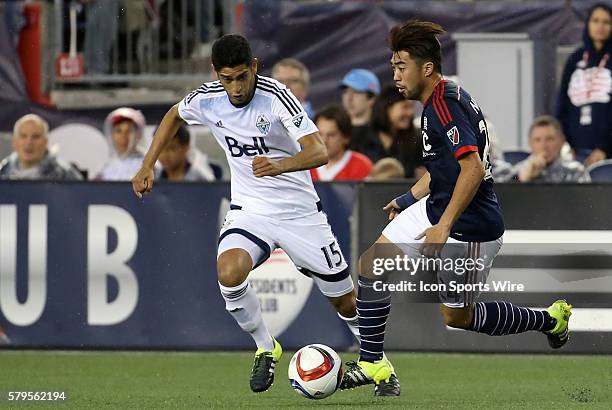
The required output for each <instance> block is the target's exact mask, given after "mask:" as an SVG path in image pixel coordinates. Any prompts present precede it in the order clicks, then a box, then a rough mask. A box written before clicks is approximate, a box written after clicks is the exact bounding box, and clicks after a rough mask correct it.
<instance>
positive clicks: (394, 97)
mask: <svg viewBox="0 0 612 410" xmlns="http://www.w3.org/2000/svg"><path fill="white" fill-rule="evenodd" d="M400 101H406V98H404V96H403V95H402V94H400V92H399V91H398V89H397V87H395V86H394V85H389V86H386V87H384V88H383V89H382V90H381V92H380V94H379V95H378V97H376V100H375V101H374V105H373V106H372V128H373V129H374V131H376V132H380V131H382V132H384V133H385V134H390V135H392V134H393V125H392V124H391V119H390V118H389V108H391V106H392V105H393V104H395V103H398V102H400Z"/></svg>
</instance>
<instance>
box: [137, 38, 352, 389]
mask: <svg viewBox="0 0 612 410" xmlns="http://www.w3.org/2000/svg"><path fill="white" fill-rule="evenodd" d="M212 63H213V68H214V70H215V72H216V74H217V77H218V79H219V80H218V81H214V82H210V83H205V84H204V85H202V86H201V87H199V88H197V89H196V90H194V91H193V92H191V93H190V94H189V95H187V96H186V97H185V98H184V99H183V100H182V101H181V102H180V103H178V104H176V105H175V106H173V107H172V108H171V109H170V110H169V111H168V113H167V114H166V115H165V116H164V119H163V120H162V122H161V124H160V126H159V128H158V129H157V131H156V132H155V136H154V139H153V143H152V145H151V147H150V148H149V151H148V152H147V154H146V156H145V159H144V161H143V165H142V168H141V169H140V170H139V171H138V173H137V174H136V176H134V178H133V180H132V185H133V189H134V192H135V193H136V195H137V196H138V197H142V194H143V193H146V192H149V191H150V190H151V188H152V185H153V167H154V164H155V162H156V161H157V158H158V157H159V154H160V153H161V151H162V149H163V147H164V146H165V145H166V143H167V142H168V141H169V140H170V139H171V137H172V136H173V135H174V134H175V133H176V131H177V130H178V128H179V127H180V126H181V125H183V124H184V123H187V124H190V125H194V124H203V125H207V126H209V127H210V130H211V131H212V133H213V134H214V136H215V138H216V140H217V142H218V143H219V144H220V145H221V146H222V147H223V149H224V150H225V154H226V156H227V159H228V162H229V166H230V169H231V196H232V199H231V205H230V211H229V212H228V213H227V215H226V217H225V222H224V224H223V227H222V228H221V232H220V236H219V246H218V251H217V273H218V280H219V287H220V289H221V294H222V295H223V298H224V299H225V303H226V309H227V311H228V312H229V313H230V314H231V315H232V316H233V317H234V319H235V320H236V322H238V324H239V325H240V327H241V328H242V329H243V330H244V331H246V332H248V333H249V334H250V335H251V336H252V337H253V340H254V341H255V343H256V345H257V352H256V353H255V361H254V364H253V369H252V371H251V378H250V385H251V390H253V391H254V392H261V391H265V390H267V389H268V388H269V387H270V386H271V385H272V382H273V381H274V367H275V364H276V363H277V362H278V360H279V359H280V357H281V354H282V348H281V345H280V344H279V343H278V341H276V340H275V339H274V338H273V337H272V336H271V335H270V333H269V331H268V329H267V328H266V325H265V324H264V322H263V320H262V315H261V308H260V306H259V301H258V299H257V296H256V294H255V291H254V290H253V289H252V288H251V287H250V286H249V283H248V281H247V277H248V275H249V272H250V271H251V270H252V269H254V268H255V267H257V266H259V265H260V264H261V263H263V262H264V261H265V260H266V259H267V258H268V257H269V256H270V253H271V252H272V251H273V250H274V249H275V248H277V247H280V248H282V249H283V250H284V251H285V252H286V253H287V255H289V257H290V258H291V260H292V261H293V262H294V263H295V265H296V266H297V267H298V269H300V271H301V272H303V273H304V274H306V275H308V276H310V277H312V279H313V280H314V281H315V283H316V284H317V285H318V287H319V289H320V290H321V292H322V293H323V294H324V295H325V296H327V298H328V299H329V300H330V302H331V303H332V305H333V306H334V307H335V308H336V310H337V312H338V315H339V316H340V317H341V318H342V319H344V320H345V322H346V323H347V325H349V328H351V331H353V333H354V334H355V335H357V334H358V328H357V314H356V308H355V306H356V304H355V291H354V286H353V281H352V279H351V277H350V275H349V268H348V265H347V263H346V261H345V260H344V257H343V255H342V252H341V251H340V248H339V246H338V243H337V241H336V238H335V237H334V235H333V233H332V230H331V228H330V226H329V224H328V222H327V216H326V215H325V214H324V213H323V212H322V209H321V202H320V200H319V197H318V196H317V193H316V191H315V189H314V187H313V185H312V180H311V178H310V174H309V172H308V170H309V169H311V168H316V167H319V166H321V165H323V164H325V163H327V150H326V149H325V144H324V143H323V142H322V140H321V137H320V136H319V133H318V129H317V127H316V126H315V125H314V123H313V122H312V121H311V120H310V119H309V118H308V116H307V115H306V113H305V111H304V109H303V108H302V106H301V105H300V103H299V102H298V100H297V99H296V98H295V97H294V96H293V94H291V91H289V89H287V88H286V87H285V86H284V85H282V84H281V83H279V82H278V81H276V80H273V79H271V78H268V77H263V76H259V75H257V59H255V58H253V57H252V54H251V48H250V46H249V44H248V42H247V40H246V39H245V38H244V37H242V36H240V35H234V34H232V35H225V36H223V37H221V38H220V39H218V40H217V41H216V42H215V43H214V44H213V48H212Z"/></svg>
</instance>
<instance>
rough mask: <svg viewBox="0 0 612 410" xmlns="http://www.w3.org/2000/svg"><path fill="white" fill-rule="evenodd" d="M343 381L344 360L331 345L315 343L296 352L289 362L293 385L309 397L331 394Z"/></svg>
mask: <svg viewBox="0 0 612 410" xmlns="http://www.w3.org/2000/svg"><path fill="white" fill-rule="evenodd" d="M340 381H342V361H341V360H340V356H338V353H336V352H335V351H334V349H332V348H331V347H329V346H325V345H322V344H313V345H308V346H304V347H302V348H301V349H300V350H298V351H297V352H295V354H294V355H293V357H292V358H291V362H289V382H290V383H291V387H293V389H294V390H295V391H296V392H298V393H299V394H301V395H302V396H304V397H306V398H308V399H314V400H317V399H324V398H326V397H329V396H331V395H332V394H333V393H334V392H335V391H336V389H337V388H338V386H340Z"/></svg>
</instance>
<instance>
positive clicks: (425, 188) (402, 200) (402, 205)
mask: <svg viewBox="0 0 612 410" xmlns="http://www.w3.org/2000/svg"><path fill="white" fill-rule="evenodd" d="M430 181H431V177H430V175H429V172H426V173H425V175H423V176H422V177H421V178H419V180H418V181H417V182H416V183H415V184H414V185H413V186H412V187H410V190H409V191H408V192H407V193H405V194H404V195H400V196H398V197H397V198H395V199H393V200H392V201H391V202H389V203H388V204H387V205H385V207H384V208H383V211H388V212H389V220H390V221H391V220H392V219H393V218H395V217H396V216H397V215H398V214H399V213H400V212H402V211H403V210H404V209H406V208H408V207H409V206H410V205H412V204H414V203H415V202H417V201H418V200H420V199H421V198H425V196H427V195H429V182H430Z"/></svg>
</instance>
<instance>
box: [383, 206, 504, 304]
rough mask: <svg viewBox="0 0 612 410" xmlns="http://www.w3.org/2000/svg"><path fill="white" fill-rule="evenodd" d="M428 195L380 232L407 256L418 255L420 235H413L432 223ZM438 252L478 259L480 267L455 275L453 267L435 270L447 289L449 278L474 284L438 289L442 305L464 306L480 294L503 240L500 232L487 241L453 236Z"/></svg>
mask: <svg viewBox="0 0 612 410" xmlns="http://www.w3.org/2000/svg"><path fill="white" fill-rule="evenodd" d="M427 198H428V197H425V198H422V199H421V200H419V201H418V202H417V203H415V204H413V205H411V206H410V207H408V208H407V209H405V210H404V211H402V212H401V213H400V214H399V215H398V216H396V217H395V218H393V220H392V221H391V222H390V223H389V224H388V225H387V226H386V227H385V229H384V230H383V232H382V234H383V236H384V237H385V238H387V239H388V240H389V241H391V242H393V243H394V244H396V245H397V246H398V247H399V248H400V249H401V250H402V252H403V253H404V254H405V255H407V256H408V257H409V258H420V257H421V252H420V250H419V248H420V246H421V244H422V243H423V239H418V240H417V239H415V238H416V237H417V236H418V235H419V234H420V233H422V232H423V231H425V230H426V229H427V228H430V227H431V226H432V225H431V223H430V222H429V218H428V217H427V210H426V203H427ZM446 243H447V245H445V246H444V248H443V249H442V252H441V254H440V258H442V259H443V260H444V259H446V258H448V259H458V258H463V259H467V258H471V259H478V260H480V261H481V265H480V266H482V269H474V270H471V271H468V272H466V273H465V274H462V275H461V276H458V274H457V272H456V270H455V271H445V270H443V269H442V270H437V275H438V283H441V284H444V285H445V287H446V288H447V289H449V288H450V287H451V286H450V283H451V281H455V282H457V281H463V283H464V284H471V285H475V286H463V287H464V288H474V289H475V290H473V291H465V292H451V291H446V292H440V293H439V296H440V300H441V302H442V303H444V305H446V306H448V307H451V308H463V307H465V306H468V305H469V304H470V303H472V302H473V301H474V300H475V299H476V298H477V297H478V295H479V293H480V292H479V291H478V288H479V285H478V284H483V285H484V284H485V283H486V282H487V278H488V276H489V271H490V270H491V266H492V265H493V260H494V259H495V256H497V254H498V253H499V250H500V249H501V246H502V244H503V236H502V237H500V238H498V239H496V240H494V241H490V242H462V241H458V240H456V239H453V238H448V241H447V242H446Z"/></svg>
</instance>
